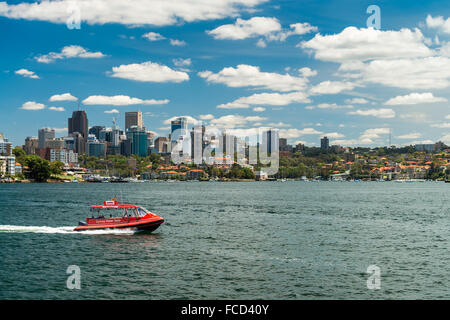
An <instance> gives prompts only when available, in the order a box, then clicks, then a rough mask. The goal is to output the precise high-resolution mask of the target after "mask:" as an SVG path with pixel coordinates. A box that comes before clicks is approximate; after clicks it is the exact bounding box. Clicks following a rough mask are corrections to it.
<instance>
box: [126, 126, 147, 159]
mask: <svg viewBox="0 0 450 320" xmlns="http://www.w3.org/2000/svg"><path fill="white" fill-rule="evenodd" d="M127 140H129V141H130V142H131V154H135V155H137V156H139V157H146V156H147V153H148V136H147V132H146V130H145V128H139V127H138V126H132V127H131V128H129V129H128V130H127Z"/></svg>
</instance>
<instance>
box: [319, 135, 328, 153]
mask: <svg viewBox="0 0 450 320" xmlns="http://www.w3.org/2000/svg"><path fill="white" fill-rule="evenodd" d="M329 147H330V140H328V138H327V137H323V138H322V139H320V149H322V150H328V148H329Z"/></svg>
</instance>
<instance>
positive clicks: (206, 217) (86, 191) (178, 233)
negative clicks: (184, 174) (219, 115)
mask: <svg viewBox="0 0 450 320" xmlns="http://www.w3.org/2000/svg"><path fill="white" fill-rule="evenodd" d="M449 188H450V184H444V183H437V182H424V183H402V184H400V183H393V182H299V181H287V182H228V183H221V182H179V183H165V182H154V183H152V182H150V183H139V184H137V183H136V184H133V183H129V184H108V183H103V184H87V183H85V184H3V185H0V204H1V205H0V248H1V249H0V251H1V253H0V299H328V298H331V299H421V298H428V299H444V298H445V299H448V298H450V292H449V290H448V285H447V283H446V280H447V279H449V278H450V277H449V276H450V266H449V264H448V261H449V260H450V250H449V245H450V223H449V222H450V218H449V214H450V210H449V203H448V194H449V191H450V189H449ZM114 196H117V197H118V198H119V200H121V202H127V203H132V204H138V205H142V206H144V207H146V208H147V209H149V210H150V211H153V212H154V213H156V214H158V215H160V216H162V217H164V218H165V219H166V223H164V224H163V225H162V226H161V227H160V228H159V229H157V230H156V231H155V232H153V233H151V234H145V233H138V234H136V233H133V232H130V231H127V230H125V231H119V232H117V231H99V232H92V233H89V234H83V233H77V232H73V231H72V229H73V227H74V226H76V225H77V223H78V221H79V220H83V219H84V218H85V217H86V216H88V215H89V214H90V213H89V210H88V208H89V206H90V205H94V204H100V203H102V202H103V200H108V199H111V198H112V197H114ZM70 265H77V266H79V267H80V270H81V289H80V290H77V289H73V290H70V289H68V288H67V287H66V281H67V278H68V276H69V275H68V274H67V273H66V270H67V268H68V266H70ZM370 265H376V266H378V267H379V268H380V272H381V274H380V289H378V290H370V289H368V287H367V279H368V278H369V276H370V274H368V273H367V272H366V271H367V267H368V266H370Z"/></svg>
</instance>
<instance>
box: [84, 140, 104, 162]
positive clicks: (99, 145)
mask: <svg viewBox="0 0 450 320" xmlns="http://www.w3.org/2000/svg"><path fill="white" fill-rule="evenodd" d="M86 155H87V156H89V157H90V156H94V157H104V156H106V142H101V141H100V140H98V139H97V138H96V137H95V135H93V134H91V135H89V137H88V141H87V143H86Z"/></svg>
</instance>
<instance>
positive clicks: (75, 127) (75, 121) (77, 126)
mask: <svg viewBox="0 0 450 320" xmlns="http://www.w3.org/2000/svg"><path fill="white" fill-rule="evenodd" d="M68 122H69V123H68V124H69V135H70V134H71V133H74V132H79V133H81V135H82V136H83V138H84V140H85V141H87V138H88V135H89V130H88V128H89V127H88V118H87V115H86V111H80V110H79V111H74V112H73V113H72V118H69V120H68Z"/></svg>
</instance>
